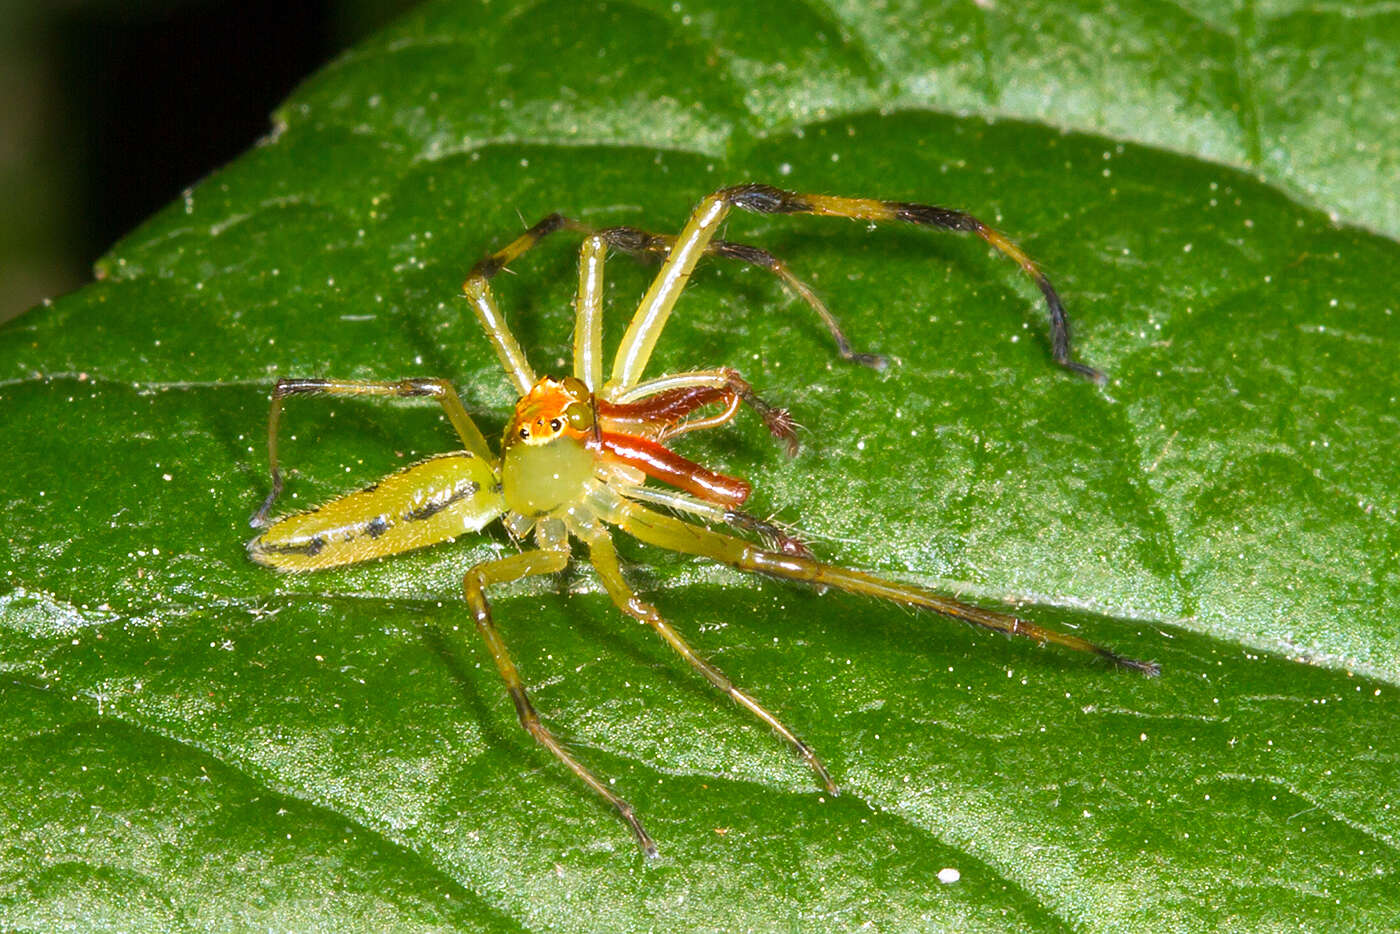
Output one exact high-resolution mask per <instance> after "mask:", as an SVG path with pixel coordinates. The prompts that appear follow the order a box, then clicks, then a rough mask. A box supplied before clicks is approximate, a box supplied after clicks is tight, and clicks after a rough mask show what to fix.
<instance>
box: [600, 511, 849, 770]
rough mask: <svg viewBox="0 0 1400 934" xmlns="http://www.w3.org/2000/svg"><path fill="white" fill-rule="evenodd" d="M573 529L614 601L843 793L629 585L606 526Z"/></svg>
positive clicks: (804, 749)
mask: <svg viewBox="0 0 1400 934" xmlns="http://www.w3.org/2000/svg"><path fill="white" fill-rule="evenodd" d="M573 531H574V534H576V535H578V536H579V538H581V539H583V541H584V542H585V543H587V545H588V548H589V558H590V560H591V561H592V563H593V567H594V569H595V570H596V571H597V572H598V577H599V579H600V580H601V581H602V582H603V587H604V589H606V590H607V592H608V596H610V597H612V600H613V603H615V604H617V607H618V609H620V610H622V612H624V613H626V614H627V615H628V616H631V617H632V618H633V619H636V620H638V621H639V622H643V623H646V624H647V625H648V626H650V627H651V628H652V629H653V630H655V631H656V634H657V635H659V636H660V637H661V638H662V639H664V640H666V643H667V644H668V645H669V646H671V648H672V649H674V650H675V651H676V654H677V655H679V656H680V657H681V658H683V659H685V660H686V662H688V663H689V664H690V666H691V667H692V668H694V669H695V670H696V671H698V672H700V673H701V674H702V675H704V676H705V677H706V678H707V679H708V680H709V682H710V683H711V684H713V685H714V686H715V687H717V688H719V689H720V690H721V691H723V692H724V693H725V694H727V695H729V697H730V698H731V699H732V700H734V701H735V702H737V703H738V704H739V706H741V707H743V708H745V709H746V710H748V711H749V712H750V713H751V714H753V715H754V716H755V717H757V718H758V719H759V720H762V721H763V722H764V723H766V724H767V725H768V727H769V728H770V729H772V730H773V732H775V733H777V734H778V735H779V736H781V737H782V738H783V739H784V740H786V741H787V742H788V745H790V746H792V748H793V750H794V751H796V753H797V754H798V755H799V756H801V757H802V759H803V761H805V762H806V763H807V765H808V766H810V767H811V769H812V771H813V772H815V773H816V775H817V779H818V780H819V781H820V782H821V783H822V786H823V787H824V788H825V789H826V790H827V792H828V793H829V794H833V795H836V794H840V789H838V788H837V787H836V783H835V782H833V781H832V780H831V775H830V773H828V772H827V770H826V766H825V765H823V764H822V761H821V760H820V759H818V758H817V756H816V753H814V752H812V750H811V748H810V747H809V746H808V745H807V744H806V743H804V742H803V741H802V740H800V739H798V738H797V735H796V734H795V733H793V732H792V730H790V729H788V728H787V727H786V726H784V725H783V723H782V721H781V720H779V719H778V718H777V717H775V716H773V714H771V713H769V712H768V710H766V709H765V708H764V707H763V706H762V705H761V704H759V703H758V701H756V700H754V699H753V698H752V697H751V696H749V695H748V694H746V693H745V692H744V691H741V690H740V689H739V688H737V687H735V686H734V682H732V681H730V680H729V678H728V677H726V676H725V674H724V672H722V671H720V670H719V669H718V668H716V667H715V666H714V665H712V664H710V663H709V662H708V661H706V660H705V659H704V658H703V657H701V656H700V655H699V654H698V653H697V652H696V651H695V650H694V649H693V648H691V647H690V644H689V643H688V642H686V641H685V639H684V638H682V637H681V634H680V633H678V632H676V630H675V629H674V628H673V627H672V626H671V624H670V623H668V622H667V621H666V620H665V619H663V618H662V616H661V614H660V613H659V612H657V610H656V608H655V607H653V606H652V605H651V604H649V603H646V602H644V601H643V600H642V599H641V598H640V597H638V596H637V595H636V593H634V592H633V591H632V589H631V588H630V587H628V586H627V582H626V581H625V580H624V579H623V576H622V568H621V567H620V566H619V564H618V560H617V549H616V547H615V546H614V545H613V541H612V536H611V535H609V534H608V531H607V530H606V529H605V528H602V527H592V528H587V527H579V526H575V528H574V529H573Z"/></svg>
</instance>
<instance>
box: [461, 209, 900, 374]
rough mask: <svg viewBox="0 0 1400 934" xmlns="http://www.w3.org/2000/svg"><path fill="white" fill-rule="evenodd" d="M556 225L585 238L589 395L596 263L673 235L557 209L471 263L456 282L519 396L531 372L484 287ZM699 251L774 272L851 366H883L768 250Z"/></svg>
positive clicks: (598, 311)
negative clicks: (601, 223) (604, 223)
mask: <svg viewBox="0 0 1400 934" xmlns="http://www.w3.org/2000/svg"><path fill="white" fill-rule="evenodd" d="M560 230H571V231H575V232H582V233H584V234H586V235H587V236H586V237H585V238H584V242H583V245H582V246H581V247H580V248H579V289H578V294H577V297H576V299H575V323H574V375H575V376H576V377H578V378H579V379H581V380H583V382H584V384H585V385H587V386H588V387H589V388H590V389H593V390H594V391H595V392H596V391H599V389H600V388H601V385H602V381H603V357H602V313H603V280H604V275H603V267H604V262H605V260H606V258H607V251H608V248H609V247H611V248H612V249H615V250H621V251H622V252H624V253H631V254H633V255H637V254H643V253H652V254H661V255H663V256H665V255H669V253H670V251H671V248H672V247H673V246H674V245H675V243H676V240H677V238H676V237H672V236H667V235H664V234H654V233H650V232H648V231H645V230H641V229H639V228H636V227H625V226H622V227H605V228H602V229H600V230H594V229H593V228H591V227H589V226H588V225H587V224H583V223H581V222H579V221H576V220H574V219H572V218H570V217H566V216H565V215H563V214H560V213H557V212H556V213H553V214H550V215H548V216H547V217H544V218H542V219H541V220H540V221H539V222H538V223H536V224H535V225H534V226H533V227H531V228H530V229H529V230H527V231H525V233H523V234H521V235H520V236H519V237H517V238H515V239H514V240H512V241H511V242H510V243H508V244H507V245H506V246H504V247H502V248H501V249H499V250H497V251H496V252H494V253H491V254H488V255H487V256H485V257H483V258H482V259H481V260H480V261H478V262H477V264H476V265H475V266H473V267H472V269H471V272H470V273H468V274H467V278H466V281H465V282H463V283H462V291H463V292H464V293H466V296H467V298H468V299H469V300H470V302H471V304H472V308H473V310H474V311H475V312H476V315H477V318H478V320H479V321H480V322H481V326H482V328H483V329H485V331H486V335H487V337H488V339H490V341H491V345H492V346H493V347H494V348H495V350H496V355H497V357H499V359H500V361H501V365H502V366H503V367H504V368H505V370H506V373H507V375H508V376H509V377H510V380H511V382H512V384H514V386H515V388H516V392H517V393H518V394H520V395H524V394H525V393H526V392H528V391H529V389H530V387H531V386H533V385H534V383H535V380H534V371H533V370H532V369H531V368H530V365H529V363H528V361H527V360H526V358H525V352H524V351H523V350H522V349H521V348H520V344H519V342H517V341H516V339H515V337H514V336H513V335H512V334H511V332H510V328H509V327H507V325H506V323H505V319H504V318H503V317H502V316H501V313H500V311H499V309H498V308H497V307H496V302H495V298H494V296H493V295H492V292H491V286H490V280H491V278H492V277H494V276H495V275H496V274H497V273H499V272H500V271H501V270H503V269H505V268H506V267H507V266H508V265H509V264H510V263H511V262H512V261H514V260H515V259H517V258H518V257H519V256H520V255H521V254H523V253H525V252H526V251H527V250H529V249H530V248H531V247H533V246H534V245H535V244H537V243H539V242H540V241H541V240H543V239H544V238H545V237H547V236H549V235H550V234H552V233H555V232H556V231H560ZM701 252H702V253H709V254H711V255H713V256H720V257H723V258H726V259H734V260H738V261H740V262H744V263H748V264H750V265H753V266H758V267H760V268H762V269H766V270H768V271H769V272H771V273H773V274H774V275H775V276H777V277H778V279H779V280H780V281H781V282H782V283H783V284H784V285H785V286H787V287H788V288H789V289H791V290H792V291H793V292H794V293H795V294H796V295H797V296H798V297H799V298H801V299H802V300H803V301H804V302H806V303H807V304H808V305H810V306H811V307H812V310H814V311H815V312H816V313H817V315H818V317H820V318H821V320H822V323H823V324H825V325H826V328H827V330H828V331H830V332H831V335H832V337H833V338H834V339H835V341H836V347H837V350H838V351H839V353H840V354H841V356H842V357H843V358H844V359H846V360H850V361H853V362H855V363H860V364H864V365H866V366H871V367H875V368H877V369H883V368H884V367H885V365H886V362H887V361H886V360H885V358H884V357H882V356H880V355H879V354H869V353H857V352H856V351H854V350H852V349H851V343H850V341H849V340H847V339H846V335H845V333H844V332H842V330H841V326H840V324H839V323H838V322H837V320H836V316H835V315H833V314H832V313H831V311H830V309H828V308H827V307H826V305H825V304H823V302H822V301H821V299H820V298H818V297H817V295H816V293H815V292H813V291H812V289H811V288H810V287H809V286H808V285H807V284H806V283H805V282H803V281H802V280H801V279H799V278H798V277H797V276H795V275H793V273H792V271H791V270H790V269H788V267H787V265H786V264H785V263H783V262H782V261H781V260H780V259H778V258H777V257H775V256H774V255H773V254H771V253H769V252H768V251H766V250H761V249H759V248H758V247H754V246H748V245H746V244H743V243H732V242H729V241H727V240H714V239H711V240H710V241H709V242H707V243H706V244H705V245H704V246H703V247H702V248H701Z"/></svg>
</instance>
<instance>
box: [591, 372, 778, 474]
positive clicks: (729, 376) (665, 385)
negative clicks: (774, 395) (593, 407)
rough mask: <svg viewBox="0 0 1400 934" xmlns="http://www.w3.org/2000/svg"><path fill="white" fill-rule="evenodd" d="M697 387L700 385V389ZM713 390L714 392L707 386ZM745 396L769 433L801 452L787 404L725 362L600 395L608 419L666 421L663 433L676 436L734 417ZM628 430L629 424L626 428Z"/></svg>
mask: <svg viewBox="0 0 1400 934" xmlns="http://www.w3.org/2000/svg"><path fill="white" fill-rule="evenodd" d="M696 390H700V392H697V391H696ZM705 390H708V391H709V394H706V393H705V392H704V391H705ZM721 396H723V397H728V398H729V399H730V400H731V408H730V409H729V410H727V411H725V412H721V413H719V414H716V415H713V416H709V417H707V418H699V419H691V420H688V421H686V422H684V423H681V424H677V423H678V422H679V421H680V419H681V418H683V417H684V416H686V415H688V414H690V413H691V412H693V411H694V410H695V409H697V408H699V407H700V406H702V405H706V404H708V403H710V402H713V401H718V399H719V398H720V397H721ZM735 401H738V402H743V403H744V404H745V405H747V406H748V407H749V408H751V409H753V410H754V412H756V413H757V414H758V416H759V418H761V419H763V424H764V426H766V427H767V428H768V431H769V433H770V434H772V435H773V437H775V438H777V439H778V440H780V441H782V442H783V443H784V444H785V445H786V446H787V451H788V454H789V455H795V454H796V453H797V432H796V430H795V429H794V426H793V421H792V416H791V415H790V414H789V413H788V411H787V409H784V408H780V407H778V406H776V405H773V404H772V403H770V402H767V401H766V400H764V399H763V397H762V396H760V395H759V394H758V393H757V392H755V391H754V388H753V386H751V385H749V382H748V380H746V379H744V378H743V377H742V376H740V375H739V373H738V371H737V370H731V369H730V368H728V367H721V368H719V369H714V370H692V371H690V372H688V373H672V374H669V375H667V376H662V377H658V378H656V379H650V380H647V381H645V382H642V383H638V384H637V385H636V386H633V387H632V388H631V389H628V390H626V391H625V392H620V393H617V394H616V395H615V396H614V398H611V399H599V400H598V414H599V416H600V417H602V418H605V419H611V420H614V421H617V422H626V421H628V420H629V419H631V420H639V421H647V422H654V421H658V420H661V421H665V422H667V423H668V424H667V428H666V430H664V431H663V432H662V433H661V435H660V437H661V438H662V439H665V438H673V437H675V436H676V435H680V434H684V433H685V432H688V431H696V430H699V429H702V428H714V427H716V426H718V425H723V424H725V423H726V422H728V421H729V420H730V419H731V418H733V417H734V412H733V408H732V403H733V402H735ZM624 430H625V429H624Z"/></svg>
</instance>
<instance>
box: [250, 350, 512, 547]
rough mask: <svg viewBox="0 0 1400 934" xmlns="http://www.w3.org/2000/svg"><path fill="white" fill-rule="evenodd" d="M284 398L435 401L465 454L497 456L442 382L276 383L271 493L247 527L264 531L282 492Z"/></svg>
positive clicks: (490, 459) (270, 430) (270, 427)
mask: <svg viewBox="0 0 1400 934" xmlns="http://www.w3.org/2000/svg"><path fill="white" fill-rule="evenodd" d="M287 396H394V397H397V398H425V399H435V400H437V402H438V404H440V405H441V406H442V410H443V411H444V412H445V413H447V420H448V421H450V422H451V423H452V427H453V428H454V429H456V431H457V436H458V437H459V438H461V439H462V444H463V446H464V447H465V448H466V450H468V451H470V452H471V453H472V454H475V455H476V456H477V457H480V458H482V459H483V460H484V461H485V462H486V463H488V464H493V463H495V461H496V455H494V454H492V453H491V448H490V446H489V445H487V443H486V438H485V437H483V436H482V434H481V429H479V428H477V427H476V422H474V421H472V417H471V416H470V415H468V414H467V410H466V408H465V407H464V406H463V405H462V400H461V399H460V398H459V397H458V396H457V390H455V389H453V388H452V384H451V383H449V382H448V381H447V380H445V379H435V378H431V377H421V378H418V379H401V380H392V381H385V382H379V381H370V380H349V379H279V380H278V381H277V385H275V386H274V387H273V388H272V408H271V411H269V413H268V417H267V460H268V465H269V470H270V471H271V473H272V492H271V493H269V494H267V499H265V500H263V504H262V506H260V507H259V508H258V511H257V512H256V513H254V514H253V518H252V519H250V520H249V523H248V524H249V525H251V526H252V527H253V528H264V527H266V526H267V524H268V519H267V516H268V513H269V512H271V510H272V504H273V503H274V502H276V500H277V497H278V496H279V495H280V494H281V492H282V471H281V469H280V468H279V466H278V462H277V432H278V428H279V426H280V424H281V421H282V400H283V399H285V398H286V397H287Z"/></svg>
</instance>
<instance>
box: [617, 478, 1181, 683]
mask: <svg viewBox="0 0 1400 934" xmlns="http://www.w3.org/2000/svg"><path fill="white" fill-rule="evenodd" d="M605 515H606V517H607V519H608V521H609V522H612V523H614V524H616V525H617V526H618V527H619V528H621V529H622V530H623V531H625V532H627V533H628V534H629V535H632V536H633V537H635V538H637V539H639V540H640V541H643V542H646V543H647V544H649V545H655V546H657V547H658V548H666V549H668V550H670V551H679V552H681V553H683V554H691V555H701V556H703V557H706V558H710V559H712V560H714V561H718V562H720V563H722V564H728V565H731V566H732V567H736V568H739V569H740V570H744V571H756V572H759V573H762V574H770V575H773V576H774V577H785V578H788V579H790V580H796V581H803V582H805V583H808V584H813V585H815V586H818V587H835V588H837V589H838V590H845V591H847V592H849V593H855V594H862V595H864V596H867V597H875V598H877V599H880V600H889V601H891V602H893V603H899V604H903V605H904V606H909V607H916V608H919V609H925V610H932V611H933V612H935V613H941V614H943V615H944V616H950V617H952V618H953V619H960V620H963V621H964V622H968V623H972V624H973V625H975V626H981V627H983V628H985V629H991V630H993V631H995V632H1004V633H1006V634H1007V635H1012V636H1024V637H1026V638H1028V639H1034V640H1035V641H1036V642H1040V643H1042V644H1043V643H1047V642H1049V643H1054V644H1055V645H1060V646H1064V647H1065V648H1068V649H1073V650H1075V651H1076V652H1089V653H1091V654H1094V655H1097V656H1099V657H1100V658H1103V659H1106V660H1108V661H1110V662H1112V663H1113V664H1115V665H1117V666H1118V667H1120V668H1127V669H1130V670H1132V671H1137V672H1141V673H1142V674H1144V675H1147V676H1148V677H1154V676H1156V675H1157V674H1159V673H1160V672H1161V669H1160V667H1159V666H1158V665H1157V663H1156V662H1150V661H1139V660H1138V659H1135V658H1128V657H1127V656H1124V655H1120V654H1118V653H1117V652H1115V651H1113V650H1112V649H1109V648H1106V647H1104V646H1101V645H1097V644H1095V643H1093V642H1090V641H1088V640H1087V639H1081V638H1079V637H1078V636H1073V635H1070V634H1069V633H1063V632H1058V631H1056V630H1054V629H1047V628H1045V627H1044V626H1038V625H1036V624H1035V623H1032V622H1029V621H1028V620H1024V619H1020V618H1018V617H1015V616H1011V615H1009V614H1006V613H997V612H995V611H992V610H984V609H982V608H981V607H975V606H971V605H970V604H967V603H963V602H962V601H960V600H955V599H953V598H952V597H948V596H944V595H943V594H939V593H935V592H933V591H931V590H926V589H925V588H923V587H916V586H914V585H913V584H901V583H898V582H896V581H888V580H884V579H882V578H879V577H876V576H875V575H873V574H866V573H864V572H862V571H856V570H852V569H850V568H843V567H838V566H836V565H832V564H826V563H824V562H821V561H817V560H815V559H813V558H810V557H807V556H805V555H800V554H779V553H777V552H773V551H766V550H764V549H763V548H760V547H758V546H757V545H754V544H752V543H750V542H746V541H744V540H743V539H738V538H734V537H732V536H729V535H724V534H722V533H720V532H716V531H714V530H712V529H707V528H704V527H703V526H698V525H694V524H692V523H689V522H686V521H684V520H682V519H677V518H674V517H672V516H667V515H663V514H661V513H659V512H655V511H653V510H651V509H647V508H646V507H644V506H639V505H637V504H636V503H629V502H626V501H622V500H619V501H617V502H614V503H612V504H611V508H609V509H608V510H607V512H606V513H605Z"/></svg>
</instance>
